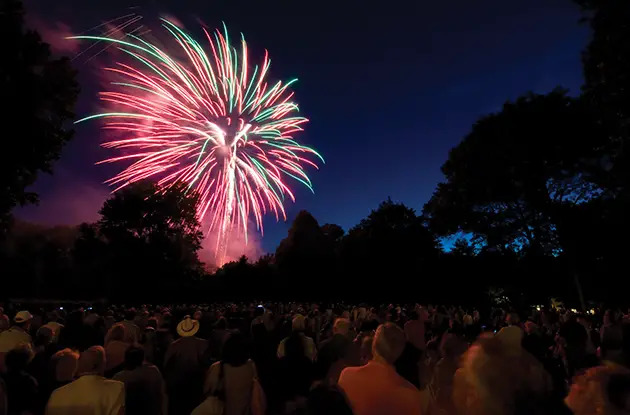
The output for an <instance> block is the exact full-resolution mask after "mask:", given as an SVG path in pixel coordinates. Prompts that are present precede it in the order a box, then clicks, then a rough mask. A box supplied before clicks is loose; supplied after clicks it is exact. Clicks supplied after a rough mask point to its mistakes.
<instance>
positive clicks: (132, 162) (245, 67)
mask: <svg viewBox="0 0 630 415" xmlns="http://www.w3.org/2000/svg"><path fill="white" fill-rule="evenodd" d="M162 20H163V25H162V26H163V27H164V28H165V29H166V31H168V32H169V33H170V35H172V37H173V38H174V40H175V41H176V43H177V45H178V48H180V53H183V54H182V56H185V58H184V59H176V58H174V57H173V56H172V54H169V53H168V52H167V51H165V50H163V49H161V48H159V47H157V46H156V45H154V44H153V43H151V42H149V41H147V40H146V39H144V38H142V37H141V36H139V35H136V34H133V33H128V34H127V36H126V37H125V38H124V39H117V38H113V37H107V36H75V37H74V38H75V39H89V40H92V41H96V42H105V43H109V44H113V45H116V47H117V48H118V49H120V50H121V51H123V52H124V53H125V55H128V56H129V57H130V58H131V61H132V62H134V64H128V63H125V62H116V64H115V65H114V66H113V67H108V68H105V70H107V71H109V72H111V73H113V74H115V75H116V76H117V78H119V79H117V81H116V82H112V84H113V85H114V86H115V88H113V90H111V91H105V92H101V93H100V99H101V100H102V101H104V102H106V103H107V104H108V105H109V108H111V111H110V112H103V113H99V114H95V115H91V116H89V117H85V118H83V119H81V120H78V121H77V122H82V121H86V120H90V119H94V118H103V119H105V120H106V121H105V125H104V128H105V129H111V130H116V131H119V132H121V133H122V134H124V135H123V138H122V139H116V140H113V141H108V142H105V143H104V144H103V146H104V147H106V148H111V149H117V150H121V152H120V153H119V155H117V156H116V157H112V158H109V159H107V160H104V161H103V162H102V163H110V162H126V163H127V167H126V168H124V169H123V170H122V171H121V172H120V173H119V174H117V175H116V176H114V177H112V178H111V179H109V180H108V181H107V182H108V183H109V184H111V185H113V186H115V190H114V191H116V190H119V189H121V188H123V187H125V186H127V185H129V184H131V183H134V182H136V181H139V180H143V179H147V178H152V179H155V180H156V181H157V183H158V184H159V185H160V186H170V185H173V184H174V183H177V182H185V183H187V184H188V189H189V190H190V191H193V192H195V193H196V194H197V195H198V196H199V199H200V203H199V206H198V212H197V213H198V217H199V219H200V220H201V219H203V218H204V216H206V215H210V216H209V217H210V229H211V230H216V231H218V234H219V236H218V238H217V246H216V253H215V254H216V259H217V262H218V265H221V264H222V263H223V262H224V261H225V254H226V247H227V242H228V241H227V238H228V235H229V233H230V230H231V229H232V228H234V227H237V228H238V229H239V231H242V232H244V233H245V235H247V225H248V220H249V219H250V218H253V220H254V222H255V224H256V227H257V228H258V229H259V230H260V231H261V232H262V228H263V224H262V218H263V215H265V214H266V213H268V212H271V213H273V214H274V215H275V216H276V220H278V219H280V218H281V217H282V218H283V219H285V220H286V215H285V211H284V206H283V202H284V199H285V197H287V196H288V197H289V198H290V199H292V200H293V201H295V198H294V195H293V193H292V192H291V189H290V188H289V186H288V185H287V184H286V183H285V179H286V178H287V177H290V178H292V179H295V180H297V181H299V182H301V183H303V184H304V185H306V186H307V187H308V188H309V189H311V191H312V190H313V189H312V185H311V181H310V180H309V178H308V176H307V175H306V171H305V166H306V165H310V166H312V167H315V168H317V165H316V164H315V163H314V162H313V161H312V160H313V158H314V157H315V158H319V159H321V161H322V162H323V158H322V157H321V156H320V155H319V154H318V153H317V152H316V151H315V150H314V149H312V148H310V147H306V146H303V145H301V144H299V143H298V142H297V141H295V140H294V138H293V134H295V133H296V132H299V131H302V126H303V125H304V123H306V122H307V121H308V120H307V119H306V118H304V117H301V116H297V115H295V113H296V112H297V111H298V106H297V105H296V104H295V103H294V102H292V101H291V98H292V97H293V92H291V91H290V90H289V86H290V85H291V84H292V83H294V82H295V81H296V80H295V79H294V80H291V81H289V82H286V83H283V82H281V81H279V82H276V83H274V84H270V83H268V82H267V80H266V78H267V75H268V71H269V66H270V64H271V61H270V59H269V56H268V54H267V52H266V51H265V57H264V59H263V62H262V64H261V65H260V66H258V65H255V66H253V67H250V65H249V62H248V52H247V44H246V43H245V40H244V38H243V36H242V35H241V39H240V54H239V52H238V51H237V49H236V48H234V47H232V46H231V45H230V42H229V38H228V32H227V29H225V30H224V32H223V33H222V32H221V31H219V30H217V31H215V32H214V33H212V34H211V33H209V32H208V31H206V30H205V29H204V33H205V35H206V37H207V40H208V42H209V46H210V47H209V49H207V50H204V49H203V48H202V46H201V45H200V44H199V43H198V42H197V41H196V40H194V39H193V38H192V37H191V36H190V35H189V34H187V33H186V32H185V31H184V30H182V29H181V28H180V27H179V26H177V25H176V24H174V23H172V22H170V21H168V20H165V19H162Z"/></svg>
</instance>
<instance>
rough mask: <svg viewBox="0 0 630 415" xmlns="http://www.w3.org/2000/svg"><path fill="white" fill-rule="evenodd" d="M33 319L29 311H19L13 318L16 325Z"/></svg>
mask: <svg viewBox="0 0 630 415" xmlns="http://www.w3.org/2000/svg"><path fill="white" fill-rule="evenodd" d="M32 318H33V315H32V314H31V313H29V312H28V311H18V313H17V314H16V315H15V317H14V318H13V321H15V322H16V323H24V322H25V321H29V320H30V319H32Z"/></svg>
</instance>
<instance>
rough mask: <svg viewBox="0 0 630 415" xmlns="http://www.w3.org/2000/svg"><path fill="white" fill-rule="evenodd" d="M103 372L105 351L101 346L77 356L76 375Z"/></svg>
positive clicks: (88, 349)
mask: <svg viewBox="0 0 630 415" xmlns="http://www.w3.org/2000/svg"><path fill="white" fill-rule="evenodd" d="M104 371H105V349H104V348H103V346H92V347H89V348H87V349H86V350H85V351H84V352H83V353H81V356H79V364H78V367H77V375H85V374H90V373H93V374H101V375H102V374H103V372H104Z"/></svg>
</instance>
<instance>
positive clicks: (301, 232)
mask: <svg viewBox="0 0 630 415" xmlns="http://www.w3.org/2000/svg"><path fill="white" fill-rule="evenodd" d="M333 262H334V251H333V244H332V242H331V241H330V240H329V239H328V238H327V237H326V236H325V235H324V232H323V231H322V229H321V228H320V227H319V224H318V223H317V220H316V219H315V218H314V217H313V215H311V214H310V213H309V212H307V211H305V210H303V211H300V212H299V213H298V214H297V216H296V217H295V220H294V221H293V224H292V225H291V228H290V229H289V232H288V235H287V237H286V238H284V239H283V240H282V241H281V242H280V244H279V245H278V247H277V248H276V254H275V263H276V266H277V268H278V272H279V280H278V281H277V283H278V290H279V291H286V290H287V288H288V287H290V286H294V284H293V283H292V282H293V281H294V280H295V278H297V277H300V278H301V279H303V278H306V279H311V280H312V279H313V278H317V279H320V282H322V281H324V279H325V278H326V277H329V276H331V271H332V267H333ZM305 288H306V287H305ZM308 289H310V290H311V291H310V292H309V291H308V290H307V289H305V290H304V291H302V292H300V291H299V290H298V291H293V293H292V294H293V295H294V296H297V297H299V296H302V298H303V297H304V296H310V295H313V296H315V295H316V294H315V292H314V291H312V287H309V288H308Z"/></svg>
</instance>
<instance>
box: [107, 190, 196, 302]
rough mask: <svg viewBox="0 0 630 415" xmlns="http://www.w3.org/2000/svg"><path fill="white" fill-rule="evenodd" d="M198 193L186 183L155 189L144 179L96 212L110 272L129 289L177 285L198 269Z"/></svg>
mask: <svg viewBox="0 0 630 415" xmlns="http://www.w3.org/2000/svg"><path fill="white" fill-rule="evenodd" d="M196 205H197V198H196V197H195V196H194V195H193V194H190V193H186V186H185V185H183V184H181V185H176V186H173V187H169V188H166V189H159V188H157V187H156V186H155V185H154V184H151V183H148V182H141V183H136V184H134V185H130V186H128V187H126V188H124V189H122V190H120V191H118V192H116V193H115V194H114V196H112V198H110V199H108V200H107V201H106V202H105V204H104V205H103V208H102V209H101V211H100V214H101V219H100V220H99V222H98V228H99V234H100V235H101V237H102V238H103V240H104V241H105V243H106V246H107V253H108V256H109V263H110V264H111V267H112V269H111V271H110V272H111V274H110V275H111V276H113V277H115V278H118V279H121V280H122V281H124V284H125V286H126V287H130V288H129V290H128V292H130V293H133V292H137V291H141V290H144V289H147V287H154V286H155V284H162V287H161V289H165V288H166V287H165V286H164V284H167V285H176V284H177V280H178V279H181V278H190V277H192V276H194V275H196V274H198V273H200V272H201V263H200V261H199V258H198V257H197V252H198V251H199V249H200V248H201V241H202V239H203V234H202V232H201V230H200V225H199V222H198V220H197V216H196Z"/></svg>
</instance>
